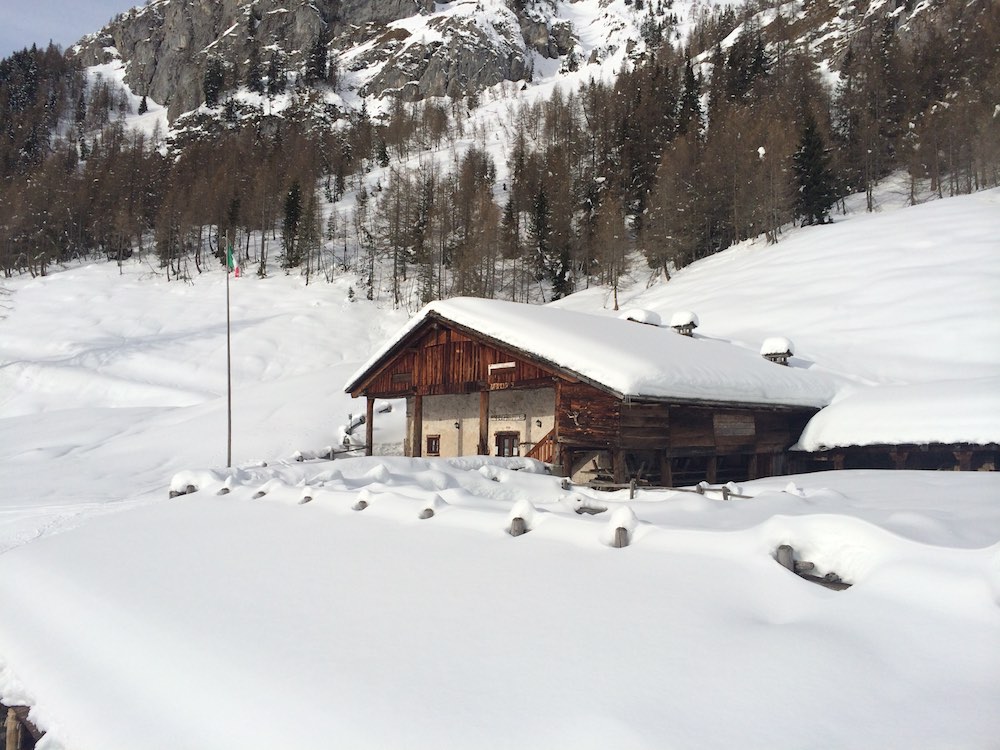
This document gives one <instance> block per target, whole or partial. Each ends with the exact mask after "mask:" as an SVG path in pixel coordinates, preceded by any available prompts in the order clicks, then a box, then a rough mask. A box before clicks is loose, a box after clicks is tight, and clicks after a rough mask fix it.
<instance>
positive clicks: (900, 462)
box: [889, 448, 910, 469]
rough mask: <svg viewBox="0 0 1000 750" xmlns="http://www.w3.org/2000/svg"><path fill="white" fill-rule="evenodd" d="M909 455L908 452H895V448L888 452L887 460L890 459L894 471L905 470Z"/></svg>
mask: <svg viewBox="0 0 1000 750" xmlns="http://www.w3.org/2000/svg"><path fill="white" fill-rule="evenodd" d="M909 455H910V453H909V451H901V450H896V449H895V448H893V449H892V450H890V451H889V458H891V459H892V464H893V466H894V467H895V468H896V469H905V468H906V459H907V458H908V457H909Z"/></svg>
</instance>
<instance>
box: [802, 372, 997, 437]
mask: <svg viewBox="0 0 1000 750" xmlns="http://www.w3.org/2000/svg"><path fill="white" fill-rule="evenodd" d="M998 417H1000V378H981V379H977V380H962V381H940V382H935V383H919V384H913V385H884V386H873V387H869V388H863V389H860V390H858V391H856V392H854V393H852V394H850V395H847V396H844V397H843V398H841V399H838V400H837V401H835V402H834V403H833V404H831V405H830V406H828V407H826V408H825V409H823V410H822V411H820V412H819V413H818V414H816V415H815V416H814V417H813V418H812V419H811V420H810V421H809V424H808V425H806V428H805V430H804V431H803V432H802V437H801V438H800V439H799V443H798V445H796V446H795V448H796V449H797V450H806V451H822V450H828V449H830V448H842V447H846V446H851V445H928V444H930V443H945V444H952V443H972V444H975V445H986V444H989V443H1000V418H998Z"/></svg>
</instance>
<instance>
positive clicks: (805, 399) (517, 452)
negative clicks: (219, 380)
mask: <svg viewBox="0 0 1000 750" xmlns="http://www.w3.org/2000/svg"><path fill="white" fill-rule="evenodd" d="M346 390H347V391H348V392H349V393H351V395H352V396H354V397H365V398H366V399H367V413H366V418H367V422H366V425H367V427H366V428H367V431H368V432H367V440H366V444H367V445H368V446H369V452H370V450H371V448H370V446H371V445H372V436H373V435H372V430H373V427H374V422H373V420H374V418H375V414H374V402H375V399H390V398H399V399H406V420H407V436H406V443H405V446H404V450H405V453H406V455H408V456H463V455H476V454H479V455H494V456H527V457H531V458H536V459H538V460H540V461H544V462H546V463H549V464H552V466H553V471H555V472H556V473H558V474H560V475H563V476H568V477H571V478H572V479H573V480H574V481H587V480H596V481H598V482H601V481H603V482H609V483H624V482H627V481H629V480H631V479H636V480H638V481H642V482H648V483H650V484H654V485H664V486H677V485H684V484H694V483H697V482H699V481H702V480H705V481H708V482H725V481H729V480H734V481H740V480H745V479H753V478H757V477H763V476H771V475H775V474H782V473H787V472H788V471H789V470H790V468H791V467H789V466H788V463H787V456H788V453H787V451H788V448H789V447H790V446H791V445H793V444H794V443H795V442H796V440H797V439H798V437H799V435H800V433H801V432H802V429H803V427H804V426H805V424H806V423H807V422H808V420H809V419H810V417H812V415H813V414H815V413H816V412H817V411H818V409H819V408H820V407H821V406H823V405H824V404H825V403H826V402H827V400H828V399H829V394H830V393H831V390H830V386H829V384H828V383H826V382H825V381H823V380H822V379H821V378H817V377H814V376H811V375H810V374H809V373H806V372H805V371H802V370H796V369H795V368H789V367H783V366H780V365H776V364H773V363H770V362H767V361H765V360H764V359H762V358H761V357H759V356H757V355H756V354H754V353H753V352H749V351H747V350H745V349H741V348H738V347H735V346H732V345H730V344H728V343H726V342H720V341H714V340H710V339H704V338H700V337H689V336H681V335H678V334H677V333H675V332H674V331H673V330H671V329H670V328H669V327H663V326H658V325H649V324H647V323H644V322H642V323H640V322H635V321H634V318H633V320H626V319H618V318H615V317H611V316H608V317H605V316H595V315H589V314H584V313H577V312H572V311H569V310H563V309H559V308H554V307H549V306H546V307H541V306H533V305H522V304H517V303H511V302H500V301H496V300H482V299H462V298H460V299H453V300H448V301H445V302H436V303H432V304H431V305H429V306H428V307H427V308H425V309H424V310H423V311H422V312H421V313H420V314H419V315H418V316H417V317H416V318H414V319H413V320H411V321H410V323H409V324H408V325H407V326H406V327H404V329H403V330H402V331H400V333H399V334H398V335H397V336H396V337H395V338H394V339H393V340H392V341H390V342H389V343H388V344H387V345H386V346H385V347H383V349H382V350H381V351H380V352H378V353H377V354H376V355H375V356H374V357H373V358H372V359H371V360H370V361H369V362H368V363H367V364H366V365H364V366H363V367H362V369H361V370H359V372H358V373H356V374H355V375H354V377H353V378H352V379H351V381H350V382H349V383H348V384H347V386H346Z"/></svg>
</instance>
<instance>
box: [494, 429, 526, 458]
mask: <svg viewBox="0 0 1000 750" xmlns="http://www.w3.org/2000/svg"><path fill="white" fill-rule="evenodd" d="M520 444H521V433H519V432H498V433H497V453H496V454H497V455H498V456H507V457H511V456H520V455H521V452H520Z"/></svg>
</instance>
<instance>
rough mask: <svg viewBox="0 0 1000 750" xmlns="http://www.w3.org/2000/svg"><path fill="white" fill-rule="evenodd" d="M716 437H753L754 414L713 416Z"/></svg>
mask: <svg viewBox="0 0 1000 750" xmlns="http://www.w3.org/2000/svg"><path fill="white" fill-rule="evenodd" d="M712 419H713V421H714V423H715V435H716V437H753V436H754V434H755V433H756V431H755V429H754V419H753V414H713V415H712Z"/></svg>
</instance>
